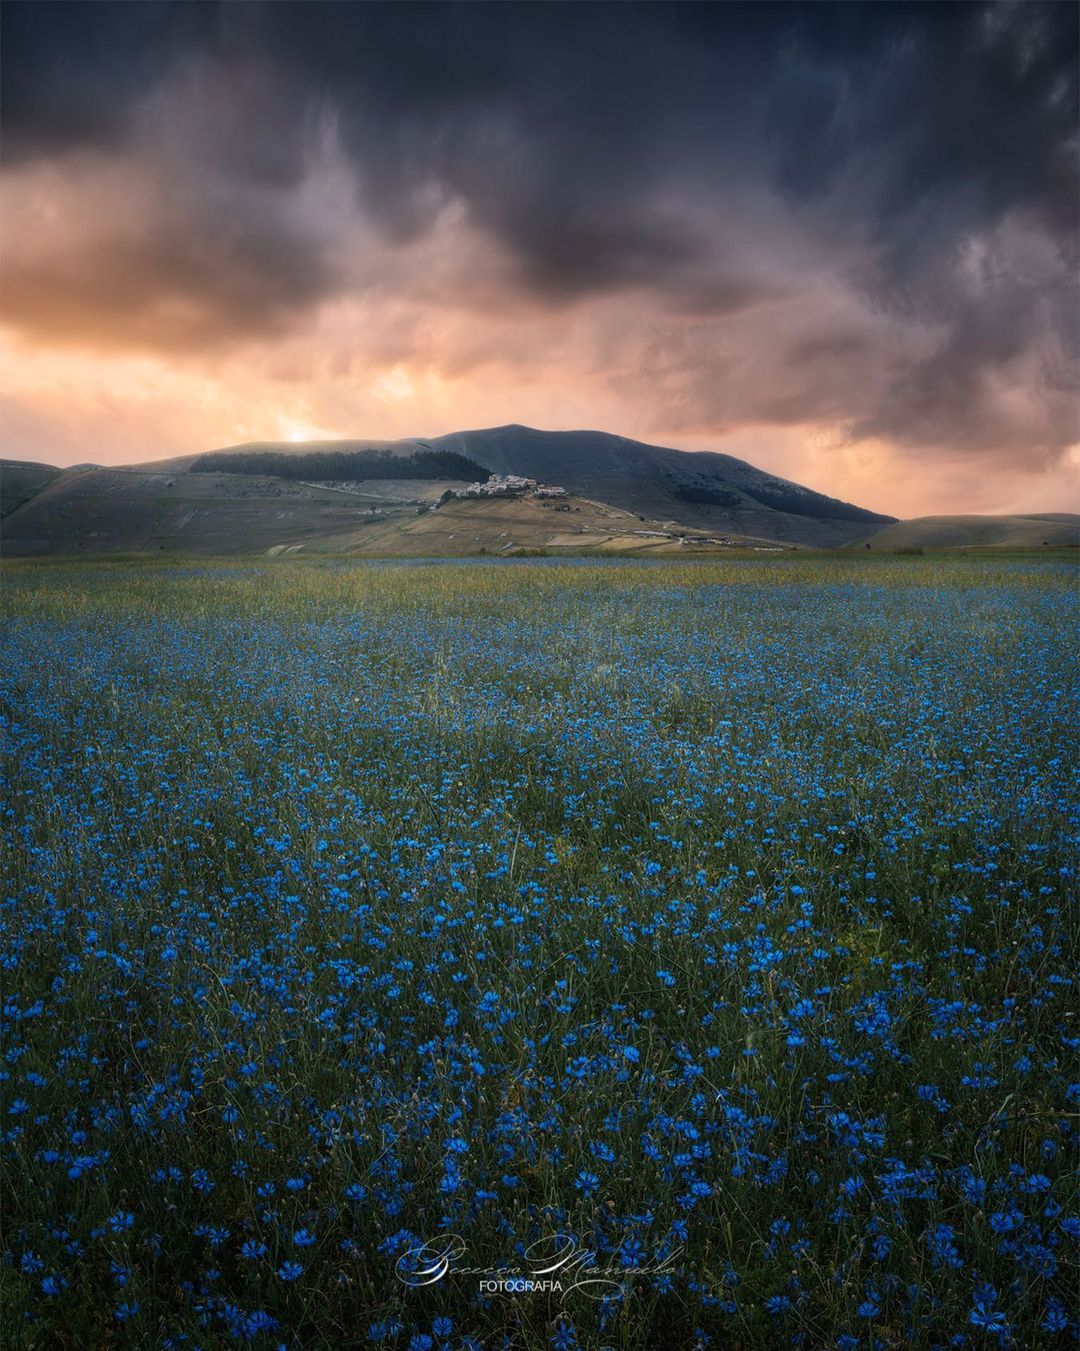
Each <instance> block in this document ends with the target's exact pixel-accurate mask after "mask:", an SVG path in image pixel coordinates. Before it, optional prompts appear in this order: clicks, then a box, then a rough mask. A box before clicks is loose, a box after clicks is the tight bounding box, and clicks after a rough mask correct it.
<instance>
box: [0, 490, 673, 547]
mask: <svg viewBox="0 0 1080 1351" xmlns="http://www.w3.org/2000/svg"><path fill="white" fill-rule="evenodd" d="M446 487H447V484H446V483H443V482H439V481H436V480H400V481H399V480H392V481H391V480H379V481H373V482H372V483H370V484H361V485H359V491H357V492H344V491H341V490H339V489H335V488H314V487H310V486H308V485H306V484H304V483H301V482H296V481H286V480H282V479H272V478H258V477H254V476H249V475H243V474H188V473H184V472H169V471H167V470H157V471H136V470H130V469H94V470H87V471H83V472H78V473H67V474H63V475H61V476H58V477H56V478H54V479H53V480H52V482H51V483H49V484H47V485H46V486H45V487H44V488H43V489H42V490H41V492H39V493H38V494H37V496H36V497H34V498H33V499H32V500H30V501H27V502H25V504H23V505H21V506H20V507H19V508H18V509H17V510H16V511H15V512H13V514H12V516H11V518H10V520H9V521H8V523H7V526H6V529H5V532H4V552H5V553H6V554H8V555H9V556H18V555H22V556H41V555H47V554H54V553H76V552H83V553H88V554H133V553H160V552H164V553H189V554H199V555H217V554H233V553H273V554H279V553H283V552H288V553H296V552H305V553H311V552H315V553H324V552H341V553H360V554H364V555H369V556H379V555H381V556H385V557H420V556H444V555H445V556H462V555H468V554H475V553H479V552H481V550H483V551H484V552H486V553H492V554H494V553H499V552H508V551H510V550H511V549H540V548H547V547H553V548H557V549H562V550H565V551H568V552H581V551H586V552H589V551H593V550H596V549H607V550H610V549H616V548H617V549H623V550H641V551H651V552H656V551H657V550H662V549H665V548H667V549H678V548H682V547H685V546H681V545H679V543H678V535H679V534H684V535H689V536H694V535H695V533H696V532H694V531H693V530H686V529H685V528H682V529H680V528H677V527H673V529H672V535H671V538H670V540H657V539H652V540H647V539H641V538H637V537H635V536H634V535H633V533H632V532H633V531H634V530H642V529H654V530H660V529H663V528H664V527H663V526H662V525H661V524H660V523H659V522H656V521H641V520H639V519H638V518H637V517H635V516H633V515H632V514H630V513H628V512H625V511H620V510H619V509H617V508H614V507H609V506H605V505H604V504H602V503H597V502H589V501H586V500H583V499H574V500H572V501H571V502H570V503H568V506H569V508H570V509H569V510H568V511H559V510H557V509H556V507H555V505H554V504H552V503H545V502H541V501H538V500H535V499H521V500H500V499H495V500H492V501H454V502H451V503H449V504H447V505H446V506H444V507H441V508H439V509H438V510H437V511H433V512H426V513H423V514H418V507H417V504H418V503H421V504H428V503H431V502H432V501H434V500H436V499H437V498H438V497H440V496H441V495H442V493H443V492H444V491H445V489H446Z"/></svg>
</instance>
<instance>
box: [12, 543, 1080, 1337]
mask: <svg viewBox="0 0 1080 1351" xmlns="http://www.w3.org/2000/svg"><path fill="white" fill-rule="evenodd" d="M5 571H6V578H5V588H4V596H3V600H2V605H3V611H4V616H5V622H4V625H3V631H2V636H0V645H2V651H3V662H2V675H0V680H2V684H3V723H2V746H3V752H4V760H5V771H4V801H3V808H2V810H3V847H4V855H5V862H4V883H3V891H2V898H0V899H2V912H0V925H2V927H0V954H2V965H3V970H2V976H3V1047H2V1052H3V1058H2V1084H0V1089H2V1121H0V1128H2V1135H3V1181H2V1192H0V1199H2V1206H0V1216H2V1227H3V1234H2V1242H0V1297H2V1308H3V1327H2V1340H3V1344H4V1346H5V1347H11V1348H24V1347H25V1348H53V1347H57V1348H63V1347H88V1348H95V1349H96V1348H112V1347H132V1348H134V1347H140V1348H141V1347H147V1348H151V1347H153V1348H164V1349H167V1351H180V1349H181V1348H184V1349H185V1351H186V1349H188V1348H190V1349H191V1351H195V1349H196V1348H204V1349H207V1348H218V1347H221V1348H225V1347H235V1346H241V1347H247V1346H252V1347H257V1348H266V1349H267V1351H271V1349H272V1348H278V1347H284V1348H289V1349H290V1351H291V1349H292V1348H308V1347H310V1348H336V1347H358V1348H359V1347H365V1348H366V1347H376V1346H377V1347H386V1348H393V1349H394V1351H459V1349H463V1348H485V1351H486V1349H487V1348H507V1349H509V1348H515V1349H516V1348H523V1349H527V1351H531V1348H551V1349H552V1351H572V1349H573V1348H581V1351H593V1348H597V1349H600V1348H611V1349H612V1351H631V1349H633V1348H653V1347H657V1348H668V1347H671V1348H699V1347H701V1348H704V1347H712V1348H717V1349H718V1351H743V1349H744V1348H755V1347H805V1348H827V1347H835V1348H838V1351H856V1348H867V1349H872V1348H893V1347H905V1348H906V1347H912V1348H923V1347H926V1348H931V1347H941V1348H945V1347H949V1348H952V1347H965V1348H989V1347H1016V1348H1028V1347H1036V1346H1048V1347H1054V1346H1062V1347H1065V1346H1068V1345H1072V1344H1073V1343H1074V1340H1075V1336H1076V1333H1077V1323H1076V1321H1075V1319H1076V1307H1075V1294H1076V1288H1077V1266H1076V1257H1077V1237H1078V1235H1080V1220H1078V1218H1077V1206H1076V1188H1075V1168H1076V1162H1077V1158H1076V1144H1077V1131H1078V1128H1080V1083H1078V1080H1080V1073H1078V1071H1077V1057H1076V1051H1077V1047H1078V1038H1080V1028H1078V1019H1077V1000H1076V987H1075V983H1074V974H1075V972H1076V969H1077V952H1076V945H1075V937H1076V923H1075V912H1072V914H1070V905H1072V904H1074V897H1075V853H1074V850H1073V841H1074V840H1075V827H1076V819H1077V796H1076V792H1075V772H1076V763H1077V757H1076V753H1075V752H1076V730H1077V728H1076V712H1077V703H1076V694H1077V663H1076V650H1075V636H1076V620H1077V609H1078V593H1077V590H1076V586H1075V571H1074V568H1073V566H1072V564H1070V563H1068V562H1066V561H1055V560H1053V559H1036V558H1024V557H1013V558H1000V559H989V558H970V557H969V558H965V557H952V558H932V557H927V558H869V557H867V558H863V557H861V556H859V557H855V556H852V557H828V556H823V557H819V558H812V557H804V558H798V557H771V556H759V557H756V558H755V557H749V558H745V559H731V560H724V561H700V562H698V561H687V562H679V561H674V562H656V563H654V564H642V563H637V562H633V561H623V560H618V559H612V560H607V561H598V562H573V561H570V560H546V559H523V560H515V561H509V562H506V561H503V562H497V561H476V562H468V563H460V564H454V563H448V564H426V563H424V564H391V563H358V562H355V561H349V560H347V559H346V560H343V559H324V560H321V561H317V560H310V561H305V560H299V559H294V560H288V561H267V560H260V561H250V562H249V561H239V562H229V563H225V562H216V561H205V562H191V561H186V562H179V561H162V562H159V563H146V562H137V561H132V562H123V561H120V562H113V563H108V562H102V563H95V564H89V563H88V564H75V563H71V562H64V561H56V562H39V563H33V562H28V563H12V564H9V565H8V566H7V567H6V570H5Z"/></svg>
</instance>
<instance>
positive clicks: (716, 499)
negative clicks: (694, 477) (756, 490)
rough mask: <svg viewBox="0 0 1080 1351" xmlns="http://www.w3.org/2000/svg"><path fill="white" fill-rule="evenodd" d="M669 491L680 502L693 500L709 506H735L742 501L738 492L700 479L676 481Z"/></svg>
mask: <svg viewBox="0 0 1080 1351" xmlns="http://www.w3.org/2000/svg"><path fill="white" fill-rule="evenodd" d="M671 491H672V493H673V495H674V496H675V497H677V498H678V499H679V501H680V502H695V503H700V504H701V505H703V506H710V507H737V506H738V505H739V503H740V502H741V501H742V498H741V497H740V496H739V494H738V493H733V492H731V491H729V490H728V489H726V488H714V487H713V486H712V485H711V484H708V483H702V482H701V481H700V480H698V481H689V482H686V483H676V484H675V485H674V486H673V487H672V489H671Z"/></svg>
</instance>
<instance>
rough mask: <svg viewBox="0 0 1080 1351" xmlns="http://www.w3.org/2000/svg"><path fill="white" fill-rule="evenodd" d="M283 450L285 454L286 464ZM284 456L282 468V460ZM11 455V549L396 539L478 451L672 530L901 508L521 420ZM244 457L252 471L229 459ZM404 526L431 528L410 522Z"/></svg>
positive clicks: (811, 540)
mask: <svg viewBox="0 0 1080 1351" xmlns="http://www.w3.org/2000/svg"><path fill="white" fill-rule="evenodd" d="M373 453H374V454H373ZM268 456H269V457H270V458H267V457H268ZM277 456H288V457H289V461H290V463H289V464H288V472H284V471H283V469H284V466H283V462H278V461H277V460H276V457H277ZM218 457H221V458H220V459H219V458H218ZM350 457H352V458H354V459H355V460H356V461H357V462H358V463H362V462H366V463H369V464H371V465H373V466H374V467H372V468H371V469H370V470H369V471H365V470H362V469H358V470H357V471H356V472H357V473H362V472H370V473H371V475H372V477H371V478H364V479H359V480H349V481H346V482H344V483H337V482H335V481H331V479H327V478H325V477H323V475H324V474H326V473H327V472H329V471H328V469H327V467H328V466H330V467H331V468H333V467H334V466H340V465H341V464H343V463H345V462H347V461H349V459H350ZM305 458H307V459H310V460H311V466H312V472H311V478H310V480H308V479H307V477H306V475H305V477H304V478H301V477H299V476H298V471H297V468H296V462H297V461H300V462H301V463H302V462H303V460H304V459H305ZM399 460H400V461H401V462H402V465H401V477H400V479H398V478H391V477H390V475H391V474H392V473H393V472H394V469H393V466H392V462H393V461H399ZM376 461H377V465H376V463H375V462H376ZM279 463H281V464H282V468H281V469H279V472H278V473H274V472H273V471H274V469H275V467H276V465H278V464H279ZM8 466H9V467H8V468H7V469H6V470H5V469H3V468H2V467H0V473H2V476H3V477H2V481H0V500H4V499H6V498H7V496H8V492H9V490H8V487H7V484H8V481H9V479H10V480H13V481H15V488H14V490H13V491H12V496H13V497H14V498H15V499H16V505H15V506H14V507H12V508H11V509H10V512H9V513H8V514H7V516H6V518H5V521H4V531H3V548H4V551H5V552H7V553H11V554H15V553H20V554H35V553H56V552H68V551H71V552H73V551H75V550H76V549H78V548H82V549H84V550H89V551H92V552H142V551H148V550H155V551H156V550H167V551H174V550H180V551H186V552H199V553H212V552H258V551H264V550H267V549H272V548H277V547H278V546H279V545H280V546H282V547H286V548H292V547H296V546H297V545H298V544H299V545H300V546H301V547H304V548H324V549H325V548H330V547H341V548H346V549H349V550H355V549H357V548H363V550H364V551H365V552H366V551H367V544H364V545H363V546H361V544H360V543H359V539H358V537H357V536H356V532H357V531H359V532H360V534H361V535H362V536H363V537H364V539H365V540H369V541H371V542H372V543H373V542H374V536H375V533H376V529H375V528H376V527H378V533H379V534H380V535H381V536H384V537H385V545H386V547H387V549H388V550H391V542H390V539H389V537H388V536H387V532H386V531H385V529H383V527H385V526H386V525H387V524H388V523H393V522H392V520H391V518H395V519H396V518H397V517H401V518H402V520H401V521H399V522H398V524H401V525H404V520H405V517H408V516H409V515H410V514H411V516H415V515H416V514H417V510H418V509H420V508H422V506H423V505H424V504H425V503H430V502H432V501H434V500H435V499H437V498H438V497H439V496H440V495H441V494H442V492H443V491H444V490H445V488H446V487H447V484H448V482H453V481H456V480H450V479H449V478H440V479H423V478H420V477H418V475H420V474H424V473H428V472H431V473H440V474H444V475H449V474H458V475H462V474H466V473H471V472H472V468H473V466H478V467H480V469H481V471H486V470H490V471H492V472H494V473H500V474H506V473H510V474H521V475H523V476H525V477H528V478H535V479H539V480H540V481H542V482H547V483H554V484H557V485H559V486H561V487H564V488H566V489H567V490H568V491H569V492H570V493H571V494H572V495H573V496H574V497H575V498H577V499H579V503H585V504H588V506H589V508H590V509H592V508H593V507H597V506H601V507H604V508H608V509H613V510H616V511H619V512H623V513H629V514H631V515H633V516H636V517H638V518H640V520H639V522H638V525H639V526H640V527H641V528H642V529H645V528H653V527H655V528H657V529H661V530H662V531H666V532H667V533H668V534H670V535H671V537H672V538H676V537H677V536H678V534H679V533H680V530H681V531H682V532H683V533H685V530H686V529H687V528H689V530H691V531H697V532H705V533H706V534H709V535H711V536H714V537H723V538H726V539H733V540H736V539H737V540H742V541H744V542H751V543H752V542H757V543H764V542H775V543H782V544H790V545H803V546H807V545H809V546H812V547H837V546H840V545H844V544H847V543H850V542H851V541H853V540H861V539H864V538H865V537H866V536H867V535H870V534H872V533H873V532H874V531H875V530H876V529H878V528H879V527H880V526H882V525H885V524H887V523H889V522H892V521H893V520H894V518H893V517H891V516H884V515H881V514H880V513H876V512H872V511H867V510H865V509H864V508H862V507H857V506H852V505H851V504H850V503H846V502H840V501H838V500H836V499H835V498H831V497H826V496H825V495H823V494H821V493H817V492H814V491H812V490H811V489H809V488H804V487H802V486H801V485H799V484H797V483H792V482H790V481H788V480H786V479H781V478H777V477H776V476H775V475H772V474H767V473H765V472H763V471H762V470H760V469H756V468H755V467H754V466H753V465H750V464H747V463H746V462H745V461H743V460H738V459H735V458H734V457H733V456H730V455H720V454H714V453H712V452H705V451H703V452H696V453H695V452H689V451H680V450H672V449H670V448H668V447H664V446H652V445H646V444H645V443H643V442H640V441H632V440H629V439H628V438H626V437H621V436H612V435H610V434H608V433H606V432H594V431H580V432H545V431H537V430H535V429H533V428H530V427H521V426H508V427H495V428H487V429H483V430H477V431H465V432H454V433H451V434H450V435H448V436H440V437H434V438H432V439H430V440H422V439H419V438H412V439H406V440H401V441H393V442H386V441H371V440H341V441H319V442H303V443H292V442H257V443H248V444H245V445H242V446H230V447H225V448H223V449H222V450H221V451H217V452H210V453H208V454H205V455H188V456H181V457H176V458H173V459H171V460H162V461H157V462H153V463H148V464H141V465H133V466H128V467H124V468H115V469H106V468H100V467H97V466H94V465H87V466H81V467H80V468H79V469H78V470H66V471H62V472H60V471H55V470H52V469H50V467H49V466H28V465H22V466H21V467H18V468H16V467H15V466H14V465H13V464H12V463H11V462H8ZM238 468H241V469H244V472H240V473H238V472H235V471H236V470H237V469H238ZM42 471H44V472H42ZM341 473H342V471H340V469H335V470H334V472H333V474H332V476H331V478H332V479H333V480H338V479H340V478H341ZM583 509H584V508H582V507H581V506H580V504H579V507H578V510H579V511H580V510H583ZM586 514H587V513H586ZM538 519H539V518H538ZM544 519H546V518H544ZM675 527H678V529H676V528H675ZM407 533H408V534H409V535H410V537H411V536H414V535H427V534H430V533H431V532H430V530H428V529H424V530H419V531H418V530H416V529H415V528H410V530H409V531H407ZM436 533H437V532H436ZM474 533H476V532H474ZM541 533H542V532H541ZM479 534H480V535H483V534H484V531H483V530H481V531H479ZM659 537H660V536H659V535H656V536H654V538H659ZM431 543H432V544H434V543H436V540H435V539H434V538H433V539H432V541H431ZM485 547H486V546H485ZM529 547H533V546H531V545H530V546H529Z"/></svg>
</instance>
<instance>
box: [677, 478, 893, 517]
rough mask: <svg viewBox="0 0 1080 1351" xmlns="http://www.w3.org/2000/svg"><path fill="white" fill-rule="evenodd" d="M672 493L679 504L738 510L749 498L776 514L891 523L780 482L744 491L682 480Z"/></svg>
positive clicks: (704, 481) (752, 485) (744, 487)
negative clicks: (780, 512)
mask: <svg viewBox="0 0 1080 1351" xmlns="http://www.w3.org/2000/svg"><path fill="white" fill-rule="evenodd" d="M671 491H672V494H673V495H674V496H675V497H677V498H678V499H679V501H680V502H694V503H699V504H701V505H707V506H713V507H737V506H740V505H743V506H745V505H748V504H747V501H746V499H747V498H750V499H751V503H752V502H759V503H760V504H761V505H762V506H763V507H771V508H772V509H773V510H774V511H786V512H788V513H790V514H791V515H792V516H821V517H825V518H828V519H831V520H836V521H890V520H892V517H891V516H879V515H878V513H877V512H875V511H867V510H866V509H865V508H863V507H853V506H851V505H850V503H848V502H840V501H838V500H837V499H836V498H835V497H825V496H824V495H823V494H821V493H810V492H799V491H798V489H796V488H788V487H787V486H786V485H785V484H783V483H780V482H779V481H774V482H771V483H768V482H767V483H761V484H758V483H747V484H743V485H742V491H741V492H735V491H733V490H732V489H731V488H724V487H721V486H720V485H719V484H714V483H710V482H709V481H708V479H705V478H696V479H683V480H682V481H681V482H677V483H673V484H672V485H671Z"/></svg>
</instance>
